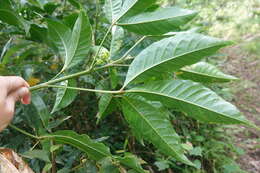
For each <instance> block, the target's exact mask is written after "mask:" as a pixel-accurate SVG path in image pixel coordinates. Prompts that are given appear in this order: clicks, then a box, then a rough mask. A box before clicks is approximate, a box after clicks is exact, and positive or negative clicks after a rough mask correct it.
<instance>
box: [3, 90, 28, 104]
mask: <svg viewBox="0 0 260 173" xmlns="http://www.w3.org/2000/svg"><path fill="white" fill-rule="evenodd" d="M7 98H8V99H11V100H13V101H14V102H16V101H18V100H23V101H25V102H26V103H27V102H29V101H30V91H29V89H28V88H27V87H22V88H19V89H17V90H15V91H12V92H11V93H10V94H9V95H8V96H7Z"/></svg>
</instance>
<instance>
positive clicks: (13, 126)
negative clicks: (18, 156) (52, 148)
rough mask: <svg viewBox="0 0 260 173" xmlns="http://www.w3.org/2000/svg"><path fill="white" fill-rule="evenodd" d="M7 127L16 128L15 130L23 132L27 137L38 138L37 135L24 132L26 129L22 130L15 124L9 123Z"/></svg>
mask: <svg viewBox="0 0 260 173" xmlns="http://www.w3.org/2000/svg"><path fill="white" fill-rule="evenodd" d="M9 127H11V128H12V129H14V130H16V131H18V132H21V133H22V134H24V135H26V136H29V137H31V138H34V139H40V138H39V137H38V136H35V135H32V134H30V133H28V132H26V131H24V130H22V129H20V128H18V127H16V126H15V125H12V124H9Z"/></svg>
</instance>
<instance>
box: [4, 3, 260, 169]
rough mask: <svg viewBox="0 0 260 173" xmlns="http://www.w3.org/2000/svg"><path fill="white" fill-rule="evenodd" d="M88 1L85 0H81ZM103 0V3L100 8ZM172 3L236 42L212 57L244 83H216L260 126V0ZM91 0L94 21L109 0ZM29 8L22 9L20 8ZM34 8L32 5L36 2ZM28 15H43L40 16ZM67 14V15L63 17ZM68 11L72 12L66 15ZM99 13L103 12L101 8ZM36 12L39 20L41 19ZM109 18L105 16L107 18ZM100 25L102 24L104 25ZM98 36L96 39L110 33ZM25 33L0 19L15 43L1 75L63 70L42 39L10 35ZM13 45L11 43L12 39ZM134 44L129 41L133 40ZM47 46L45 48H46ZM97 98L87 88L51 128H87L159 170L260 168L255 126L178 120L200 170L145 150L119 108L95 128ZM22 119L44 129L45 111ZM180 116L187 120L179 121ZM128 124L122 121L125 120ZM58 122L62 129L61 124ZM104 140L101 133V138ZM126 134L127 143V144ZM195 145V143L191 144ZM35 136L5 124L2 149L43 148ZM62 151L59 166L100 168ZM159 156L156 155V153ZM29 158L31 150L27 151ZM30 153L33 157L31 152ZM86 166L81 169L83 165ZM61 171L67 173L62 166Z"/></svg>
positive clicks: (33, 80)
mask: <svg viewBox="0 0 260 173" xmlns="http://www.w3.org/2000/svg"><path fill="white" fill-rule="evenodd" d="M56 2H57V4H59V5H58V6H57V8H58V9H57V10H56V13H57V14H58V15H66V14H64V13H62V11H64V8H65V9H66V11H68V12H72V11H73V10H74V9H72V8H71V7H70V6H68V5H66V1H62V2H61V1H58V0H57V1H56ZM82 2H83V0H82ZM96 2H99V4H100V6H96ZM161 3H162V4H163V5H165V6H167V5H178V6H182V7H185V8H190V9H195V10H197V11H198V12H199V16H198V17H197V18H196V19H195V20H194V21H193V22H192V23H191V24H189V26H186V27H187V28H190V27H194V26H195V27H197V28H198V30H200V32H206V33H208V34H209V35H212V36H216V37H220V38H223V39H227V40H233V41H235V44H234V46H232V47H229V48H227V49H224V50H223V51H222V52H221V53H220V54H217V55H215V56H214V57H212V58H210V59H209V60H208V61H210V62H212V63H214V64H216V65H218V66H219V67H220V68H222V69H223V70H224V71H226V72H228V73H230V74H232V75H234V76H237V77H239V78H240V79H241V80H240V81H238V82H235V83H231V84H225V85H218V86H214V87H213V86H209V87H211V88H213V89H214V90H215V91H217V92H218V93H219V94H220V95H221V96H223V97H224V98H225V99H227V100H229V101H232V102H233V103H234V104H236V105H237V106H238V107H239V108H240V109H241V110H242V112H243V113H244V114H245V115H246V116H247V117H248V118H249V119H250V120H252V121H254V122H255V123H256V124H257V125H258V126H259V125H260V116H259V114H260V0H244V1H241V0H168V1H167V0H161ZM84 4H85V6H86V8H87V10H88V13H89V15H90V20H91V22H92V23H94V18H95V15H96V9H97V8H100V9H101V8H102V4H103V0H96V1H94V0H87V1H86V0H84ZM21 8H22V7H21ZM32 8H33V6H32ZM23 12H25V14H23V15H24V16H26V15H27V16H28V18H30V17H32V18H33V19H34V20H39V22H40V17H37V16H40V15H41V14H40V13H35V14H26V11H23ZM59 13H60V14H59ZM65 13H66V12H65ZM99 15H104V14H103V13H100V14H99ZM35 16H36V17H35ZM101 20H102V18H101ZM97 25H98V24H97ZM98 27H100V28H104V33H98V34H97V35H96V42H97V43H96V44H97V45H98V43H99V42H100V39H101V38H102V37H103V35H104V34H105V28H106V27H107V26H106V25H101V26H98ZM13 32H19V31H16V30H15V28H13V27H6V26H5V25H4V24H3V23H0V38H1V39H0V50H3V48H4V47H7V48H8V51H6V52H5V54H2V55H1V53H0V55H1V56H2V57H3V60H2V61H1V63H0V75H20V76H23V77H24V78H25V79H26V80H27V81H29V83H30V84H31V85H35V84H37V83H40V82H43V81H46V80H48V79H50V78H51V77H52V76H53V75H54V74H55V73H57V72H58V69H59V68H60V65H59V59H58V57H55V56H53V54H52V53H51V51H50V50H49V49H47V47H44V46H42V44H40V45H41V47H40V46H39V44H37V43H35V42H31V41H29V40H30V39H33V37H32V38H28V41H21V39H19V36H17V37H12V38H10V36H11V35H12V34H11V33H13ZM8 42H10V44H9V45H8V44H7V43H8ZM131 44H132V42H131V40H129V43H128V45H131ZM39 47H40V48H39ZM96 75H97V76H96V78H89V77H88V76H86V77H81V78H80V81H82V82H84V83H87V85H89V86H92V87H93V86H96V87H98V85H103V83H102V82H99V81H102V78H100V74H96ZM41 96H42V97H43V99H44V101H45V102H46V105H52V104H53V102H54V99H50V98H55V96H54V94H53V93H51V92H48V90H47V91H44V92H42V93H41ZM93 105H97V100H96V97H95V95H94V94H89V93H87V94H86V93H82V94H81V95H79V96H78V98H77V99H76V101H75V102H74V103H73V104H72V105H71V106H69V107H68V108H66V109H64V110H62V111H59V112H58V113H57V114H55V117H54V118H53V123H52V124H51V125H52V128H54V129H73V130H75V131H76V132H78V133H88V134H89V135H90V136H91V137H92V138H96V139H98V140H99V141H103V142H104V143H106V144H107V145H109V146H110V148H111V149H112V151H113V152H116V153H120V152H122V151H121V150H122V149H126V150H129V151H131V152H133V153H136V154H137V153H138V155H141V156H142V158H143V159H144V160H145V161H146V162H149V163H151V164H150V165H154V166H153V168H152V169H153V170H156V171H155V172H165V173H166V172H167V173H173V172H174V173H175V172H178V173H179V172H180V173H182V172H183V173H204V172H205V173H240V172H241V173H242V172H253V173H258V172H260V134H259V132H255V131H253V130H252V129H247V128H243V127H230V126H229V127H224V126H220V125H205V124H200V123H198V122H196V121H193V120H191V119H186V118H185V117H184V116H176V117H174V122H173V124H174V126H175V129H176V131H177V132H178V133H179V134H180V135H181V136H182V139H183V141H185V142H186V147H187V148H190V152H189V155H190V157H192V158H193V160H195V163H196V165H197V168H190V167H186V166H183V165H178V164H176V163H175V162H174V161H173V160H171V159H169V158H166V157H164V156H162V155H160V154H159V153H157V152H156V153H151V151H149V148H148V147H147V150H143V147H141V146H139V144H138V143H137V142H136V141H135V140H134V138H133V137H132V136H131V133H130V131H129V129H126V126H125V125H124V124H122V123H121V122H122V118H121V115H120V113H115V114H119V115H118V116H111V117H110V118H109V120H107V119H106V120H105V121H104V122H102V124H101V125H96V119H95V116H96V113H97V112H96V110H97V107H96V106H93ZM16 115H17V116H16V117H15V119H14V122H13V124H15V125H16V126H18V127H21V128H23V129H27V130H28V131H30V130H32V129H33V130H35V129H37V123H38V122H37V121H38V119H39V118H37V117H38V112H37V111H36V109H35V108H34V107H33V105H32V106H29V107H23V106H21V105H18V106H17V112H16ZM180 117H181V118H180ZM119 122H120V123H121V124H120V123H119ZM58 126H59V127H58ZM101 137H102V138H101ZM126 137H127V140H128V141H127V142H128V146H125V143H126V141H125V138H126ZM191 143H192V144H193V146H192V144H191ZM37 145H38V144H37V143H35V142H34V141H33V140H31V139H30V138H27V137H25V136H24V135H22V134H20V133H19V132H16V131H14V130H12V129H6V130H5V131H4V132H3V133H1V134H0V146H1V147H8V148H13V149H15V150H16V151H17V152H19V153H24V152H25V151H28V150H30V149H31V148H32V147H33V148H34V147H36V148H37ZM62 147H63V152H62V153H60V154H59V156H58V157H57V158H56V161H57V164H58V167H60V168H63V171H64V170H68V169H69V170H72V172H82V173H83V172H90V173H94V172H95V163H92V162H88V161H87V160H86V158H85V156H84V155H83V154H82V153H81V152H80V151H78V150H76V149H74V148H71V147H69V146H62ZM151 154H152V155H153V156H154V157H152V158H151V157H149V156H150V155H151ZM42 155H44V153H42V154H41V156H39V155H38V156H37V155H36V156H30V158H32V159H30V160H28V161H29V163H30V165H31V167H32V168H33V169H34V170H35V171H36V172H40V170H41V169H42V168H43V167H44V159H43V157H42ZM24 156H25V157H26V155H24ZM27 157H28V156H27ZM78 165H80V166H78ZM60 172H62V171H60Z"/></svg>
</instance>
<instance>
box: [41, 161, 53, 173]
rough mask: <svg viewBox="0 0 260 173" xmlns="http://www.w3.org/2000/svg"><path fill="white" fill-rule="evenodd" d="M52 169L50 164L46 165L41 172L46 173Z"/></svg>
mask: <svg viewBox="0 0 260 173" xmlns="http://www.w3.org/2000/svg"><path fill="white" fill-rule="evenodd" d="M51 168H52V163H47V164H46V165H45V166H44V168H43V169H42V171H43V172H48V171H49V170H50V169H51Z"/></svg>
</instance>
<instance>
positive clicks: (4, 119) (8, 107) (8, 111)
mask: <svg viewBox="0 0 260 173" xmlns="http://www.w3.org/2000/svg"><path fill="white" fill-rule="evenodd" d="M14 108H15V100H14V99H13V98H12V97H8V98H7V99H6V100H5V106H4V107H3V108H2V112H1V115H2V116H1V117H0V121H1V126H0V131H2V130H3V129H5V128H6V127H7V126H8V124H9V123H10V122H11V121H12V119H13V116H14Z"/></svg>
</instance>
